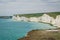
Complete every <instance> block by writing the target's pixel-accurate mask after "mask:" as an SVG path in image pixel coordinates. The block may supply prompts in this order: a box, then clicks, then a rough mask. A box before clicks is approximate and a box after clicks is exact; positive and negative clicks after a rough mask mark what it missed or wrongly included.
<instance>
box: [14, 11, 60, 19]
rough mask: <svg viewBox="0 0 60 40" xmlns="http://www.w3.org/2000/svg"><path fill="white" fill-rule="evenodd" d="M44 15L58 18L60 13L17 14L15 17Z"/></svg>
mask: <svg viewBox="0 0 60 40" xmlns="http://www.w3.org/2000/svg"><path fill="white" fill-rule="evenodd" d="M43 14H48V15H49V16H51V17H53V18H56V16H57V15H60V12H45V13H30V14H15V15H14V16H17V15H18V16H24V17H40V16H42V15H43Z"/></svg>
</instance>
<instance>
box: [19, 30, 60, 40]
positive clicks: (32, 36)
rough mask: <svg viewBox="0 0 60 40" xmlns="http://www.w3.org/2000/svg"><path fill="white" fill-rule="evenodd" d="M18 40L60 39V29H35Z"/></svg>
mask: <svg viewBox="0 0 60 40" xmlns="http://www.w3.org/2000/svg"><path fill="white" fill-rule="evenodd" d="M18 40H60V31H46V30H33V31H30V32H29V33H28V34H27V36H25V37H23V38H20V39H18Z"/></svg>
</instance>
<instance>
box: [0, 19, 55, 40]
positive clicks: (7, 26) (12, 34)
mask: <svg viewBox="0 0 60 40" xmlns="http://www.w3.org/2000/svg"><path fill="white" fill-rule="evenodd" d="M52 28H55V27H53V26H50V25H49V24H44V23H35V22H15V21H13V20H11V19H0V40H17V39H18V38H21V37H24V36H25V35H26V34H27V32H29V31H31V30H34V29H52Z"/></svg>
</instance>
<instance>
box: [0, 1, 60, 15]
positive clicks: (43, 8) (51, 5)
mask: <svg viewBox="0 0 60 40" xmlns="http://www.w3.org/2000/svg"><path fill="white" fill-rule="evenodd" d="M51 11H53V12H54V11H60V0H0V16H3V15H13V14H22V13H39V12H51Z"/></svg>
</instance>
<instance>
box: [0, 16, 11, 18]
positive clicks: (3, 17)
mask: <svg viewBox="0 0 60 40" xmlns="http://www.w3.org/2000/svg"><path fill="white" fill-rule="evenodd" d="M0 18H2V19H10V18H12V16H0Z"/></svg>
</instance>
